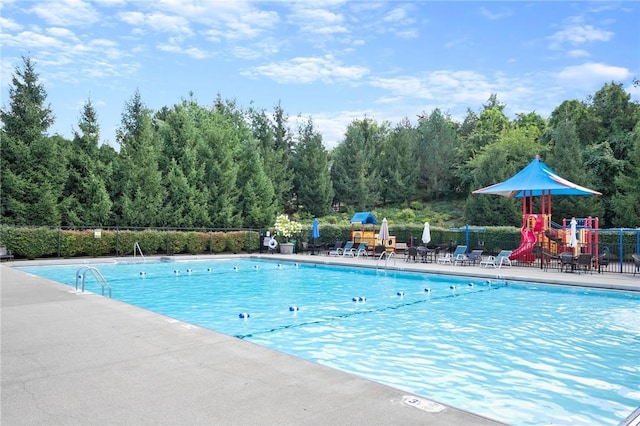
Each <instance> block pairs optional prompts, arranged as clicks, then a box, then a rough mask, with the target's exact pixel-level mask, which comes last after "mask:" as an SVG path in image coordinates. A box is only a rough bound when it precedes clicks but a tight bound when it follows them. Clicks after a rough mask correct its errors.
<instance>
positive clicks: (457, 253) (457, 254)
mask: <svg viewBox="0 0 640 426" xmlns="http://www.w3.org/2000/svg"><path fill="white" fill-rule="evenodd" d="M466 256H467V246H458V247H456V249H455V250H454V251H453V253H445V254H444V255H443V256H439V257H438V260H437V263H439V264H441V265H445V264H449V265H452V264H453V263H454V261H455V260H456V259H458V258H460V259H464V258H465V257H466Z"/></svg>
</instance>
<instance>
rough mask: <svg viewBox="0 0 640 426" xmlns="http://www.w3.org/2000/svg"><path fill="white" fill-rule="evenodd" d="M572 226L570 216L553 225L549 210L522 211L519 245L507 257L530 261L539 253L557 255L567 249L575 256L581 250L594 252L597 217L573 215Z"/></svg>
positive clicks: (596, 236)
mask: <svg viewBox="0 0 640 426" xmlns="http://www.w3.org/2000/svg"><path fill="white" fill-rule="evenodd" d="M575 220H576V226H575V230H573V229H572V227H571V225H570V220H567V219H563V220H562V225H561V226H560V225H557V226H554V224H553V222H552V221H551V215H550V214H535V213H528V212H525V213H523V215H522V228H521V229H520V233H521V235H522V237H521V240H520V246H518V248H516V249H515V250H514V251H513V253H512V254H511V256H510V257H509V258H510V259H511V260H517V261H520V262H526V263H531V262H534V261H535V260H536V254H538V255H539V256H543V255H545V254H546V255H547V258H548V257H550V256H557V255H559V254H560V253H566V252H571V253H573V254H574V255H575V256H577V255H578V254H581V253H587V254H593V255H595V254H596V253H598V224H599V220H598V218H592V217H587V218H576V219H575ZM572 232H575V235H576V239H575V243H574V244H573V246H572V244H571V234H572Z"/></svg>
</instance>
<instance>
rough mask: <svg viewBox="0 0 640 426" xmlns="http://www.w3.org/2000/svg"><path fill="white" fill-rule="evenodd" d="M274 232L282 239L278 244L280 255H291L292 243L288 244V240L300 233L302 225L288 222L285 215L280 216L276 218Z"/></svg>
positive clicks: (291, 221) (292, 221)
mask: <svg viewBox="0 0 640 426" xmlns="http://www.w3.org/2000/svg"><path fill="white" fill-rule="evenodd" d="M275 230H276V234H277V235H278V236H280V237H282V238H283V241H282V242H280V253H282V254H292V253H293V243H291V242H290V239H291V237H293V236H294V235H296V234H299V233H300V231H302V224H300V223H298V222H296V221H294V220H290V219H289V217H288V216H287V215H285V214H281V215H279V216H278V217H277V218H276V223H275Z"/></svg>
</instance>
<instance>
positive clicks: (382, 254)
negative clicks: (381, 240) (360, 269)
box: [376, 250, 396, 269]
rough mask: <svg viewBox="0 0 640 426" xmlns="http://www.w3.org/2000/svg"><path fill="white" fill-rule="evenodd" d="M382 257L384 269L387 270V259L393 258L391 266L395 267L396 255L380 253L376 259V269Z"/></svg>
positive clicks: (385, 252)
mask: <svg viewBox="0 0 640 426" xmlns="http://www.w3.org/2000/svg"><path fill="white" fill-rule="evenodd" d="M383 257H384V268H385V269H387V262H389V258H390V257H393V266H394V267H395V266H396V253H395V252H393V251H389V252H388V251H386V250H385V251H383V252H382V253H380V256H379V257H378V261H377V262H376V268H377V267H378V265H379V264H380V261H381V260H382V258H383Z"/></svg>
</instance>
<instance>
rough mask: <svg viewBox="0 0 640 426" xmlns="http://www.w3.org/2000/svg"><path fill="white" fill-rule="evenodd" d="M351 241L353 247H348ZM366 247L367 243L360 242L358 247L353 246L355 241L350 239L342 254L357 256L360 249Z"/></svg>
mask: <svg viewBox="0 0 640 426" xmlns="http://www.w3.org/2000/svg"><path fill="white" fill-rule="evenodd" d="M349 243H351V247H347V246H348V245H349ZM366 247H367V244H366V243H360V244H358V248H355V247H353V242H352V241H349V242H347V244H346V245H345V246H344V249H343V251H342V255H343V256H344V257H356V254H357V253H358V251H359V250H366Z"/></svg>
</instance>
